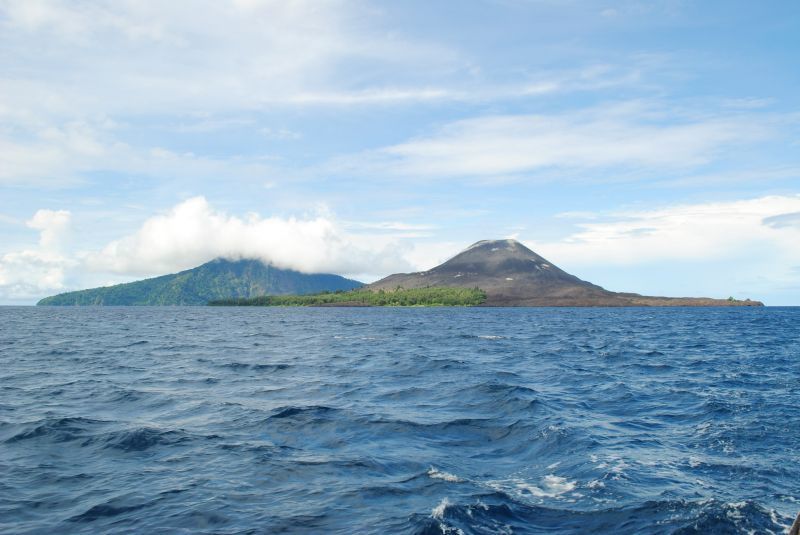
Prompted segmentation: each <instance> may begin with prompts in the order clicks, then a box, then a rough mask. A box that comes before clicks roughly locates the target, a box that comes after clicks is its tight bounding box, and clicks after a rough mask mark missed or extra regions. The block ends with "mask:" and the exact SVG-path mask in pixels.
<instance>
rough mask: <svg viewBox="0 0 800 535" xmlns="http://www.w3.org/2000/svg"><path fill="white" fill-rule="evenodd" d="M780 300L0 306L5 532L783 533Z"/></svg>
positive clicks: (794, 436) (790, 455) (795, 491)
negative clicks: (654, 305)
mask: <svg viewBox="0 0 800 535" xmlns="http://www.w3.org/2000/svg"><path fill="white" fill-rule="evenodd" d="M798 385H800V309H777V308H776V309H770V308H767V309H378V308H375V309H279V308H241V309H235V308H223V309H220V308H116V309H115V308H84V309H58V308H54V309H50V308H0V474H2V475H1V476H0V531H2V532H13V533H36V532H42V533H44V532H46V533H72V532H82V533H97V532H107V531H120V532H131V531H135V532H149V533H170V532H206V533H279V532H301V533H417V534H422V533H431V534H433V533H437V534H439V533H465V534H468V533H480V534H488V533H602V532H614V533H739V532H742V533H748V532H750V533H770V532H775V533H780V532H783V531H785V530H786V528H787V527H788V525H789V524H790V523H791V521H792V519H793V517H794V515H795V514H796V513H797V511H798V510H800V462H799V461H800V454H799V453H798V452H799V451H800V450H798V444H800V408H799V407H800V389H799V388H798Z"/></svg>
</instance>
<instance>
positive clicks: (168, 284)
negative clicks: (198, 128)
mask: <svg viewBox="0 0 800 535" xmlns="http://www.w3.org/2000/svg"><path fill="white" fill-rule="evenodd" d="M361 286H363V283H361V282H358V281H355V280H351V279H346V278H344V277H341V276H339V275H332V274H328V273H317V274H306V273H300V272H298V271H294V270H289V269H280V268H276V267H274V266H271V265H268V264H265V263H263V262H262V261H261V260H253V259H243V260H226V259H223V258H217V259H214V260H211V261H210V262H206V263H205V264H202V265H200V266H197V267H195V268H191V269H187V270H183V271H180V272H178V273H172V274H168V275H161V276H158V277H152V278H148V279H143V280H139V281H134V282H128V283H123V284H116V285H113V286H103V287H99V288H90V289H86V290H76V291H72V292H65V293H61V294H58V295H53V296H50V297H45V298H44V299H42V300H40V301H39V302H38V303H37V305H40V306H91V305H101V306H139V305H144V306H146V305H167V306H169V305H205V304H206V303H208V302H209V301H211V300H214V299H224V298H231V297H233V298H236V297H255V296H259V295H265V294H272V295H287V294H309V293H318V292H324V291H336V290H352V289H355V288H359V287H361Z"/></svg>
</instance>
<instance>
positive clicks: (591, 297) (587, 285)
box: [367, 239, 763, 307]
mask: <svg viewBox="0 0 800 535" xmlns="http://www.w3.org/2000/svg"><path fill="white" fill-rule="evenodd" d="M398 286H399V287H402V288H422V287H426V286H444V287H477V288H480V289H481V290H484V291H485V292H486V295H487V299H486V301H485V303H484V304H483V305H481V306H581V307H582V306H763V303H761V302H759V301H736V300H734V301H730V300H726V299H713V298H708V297H658V296H645V295H639V294H635V293H624V292H612V291H609V290H606V289H605V288H603V287H601V286H597V285H596V284H592V283H591V282H587V281H584V280H582V279H580V278H578V277H576V276H575V275H572V274H570V273H567V272H566V271H564V270H562V269H561V268H559V267H558V266H556V265H555V264H553V263H552V262H550V261H548V260H547V259H545V258H544V257H542V256H540V255H538V254H537V253H535V252H533V251H532V250H530V249H528V248H527V247H525V246H524V245H523V244H521V243H520V242H518V241H516V240H511V239H506V240H481V241H479V242H476V243H474V244H472V245H470V246H469V247H467V248H466V249H464V250H463V251H461V252H460V253H458V254H457V255H456V256H454V257H452V258H451V259H449V260H447V261H446V262H444V263H442V264H439V265H438V266H436V267H434V268H431V269H429V270H427V271H419V272H416V273H397V274H394V275H389V276H388V277H385V278H383V279H381V280H379V281H376V282H374V283H372V284H369V285H367V288H369V289H372V290H393V289H395V288H397V287H398Z"/></svg>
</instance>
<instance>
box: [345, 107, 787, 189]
mask: <svg viewBox="0 0 800 535" xmlns="http://www.w3.org/2000/svg"><path fill="white" fill-rule="evenodd" d="M774 129H775V126H774V125H773V124H771V123H770V121H769V120H768V119H765V118H763V117H756V116H744V115H731V116H724V115H723V116H716V117H714V116H712V117H708V116H704V117H697V116H687V117H681V116H680V115H677V116H673V115H670V114H668V113H666V112H665V111H663V110H658V109H655V108H653V107H650V106H647V105H644V104H641V103H638V102H630V103H623V104H618V105H612V106H603V107H598V108H593V109H584V110H578V111H574V110H573V111H568V112H564V113H553V114H547V115H499V116H489V117H479V118H474V119H466V120H461V121H456V122H452V123H449V124H446V125H444V126H443V127H442V128H440V129H439V130H438V131H437V132H435V133H434V134H432V135H428V136H422V137H420V138H417V139H412V140H409V141H406V142H404V143H400V144H397V145H393V146H389V147H385V148H383V149H380V150H378V151H373V152H370V153H367V154H364V155H360V156H356V157H351V158H347V159H340V160H338V161H337V162H334V167H335V168H340V169H341V168H344V169H349V170H352V169H356V170H358V169H361V170H365V171H368V172H375V171H376V170H378V169H383V168H385V169H390V173H392V174H401V175H406V176H421V177H503V176H510V175H519V174H524V173H530V172H535V171H538V170H543V169H548V168H579V169H581V168H609V167H614V166H623V167H628V168H633V169H637V168H648V169H653V168H658V169H663V168H687V167H692V166H697V165H702V164H705V163H708V162H710V161H713V160H714V159H715V158H716V157H717V156H719V154H720V153H721V152H723V151H725V150H730V149H731V148H733V147H736V146H739V145H742V144H747V143H752V142H755V141H758V140H761V139H764V138H766V137H768V136H769V135H770V134H771V133H772V132H773V131H774Z"/></svg>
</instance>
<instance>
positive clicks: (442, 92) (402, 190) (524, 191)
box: [0, 0, 800, 305]
mask: <svg viewBox="0 0 800 535" xmlns="http://www.w3.org/2000/svg"><path fill="white" fill-rule="evenodd" d="M0 49H2V50H3V53H2V54H0V236H2V240H0V303H5V304H25V303H33V302H35V301H36V300H37V299H39V298H41V297H43V296H45V295H50V294H53V293H57V292H60V291H65V290H69V289H76V288H82V287H89V286H96V285H100V284H110V283H115V282H122V281H128V280H134V279H137V278H141V277H143V276H150V275H157V274H162V273H165V272H172V271H176V270H179V269H185V268H189V267H193V266H195V265H198V264H199V263H202V262H204V261H206V260H209V259H211V258H214V257H216V256H227V257H231V258H236V257H243V256H248V257H258V258H263V259H265V260H267V261H271V262H273V263H274V264H276V265H278V266H281V267H291V268H296V269H301V270H304V271H332V272H337V273H341V274H345V275H349V276H354V277H357V278H360V279H362V280H373V279H375V278H378V277H380V276H383V275H386V274H389V273H391V272H395V271H410V270H417V269H426V268H429V267H432V266H433V265H435V264H437V263H439V262H440V261H442V260H444V259H446V258H447V257H449V256H450V255H452V254H454V253H456V252H458V251H459V250H460V249H462V248H464V247H466V246H467V245H469V244H470V243H472V242H474V241H477V240H480V239H487V238H505V237H515V238H517V239H519V240H521V241H523V242H524V243H525V244H527V245H528V246H530V247H532V248H533V249H534V250H536V251H537V252H539V253H540V254H542V255H544V256H545V257H547V258H548V259H549V260H550V261H552V262H554V263H555V264H557V265H559V266H560V267H562V268H564V269H566V270H568V271H570V272H572V273H574V274H576V275H578V276H580V277H581V278H584V279H586V280H590V281H592V282H594V283H596V284H600V285H602V286H604V287H606V288H608V289H611V290H620V291H635V292H640V293H646V294H657V295H676V296H677V295H708V296H714V297H727V296H729V295H733V296H735V297H740V298H745V297H751V298H755V299H762V300H764V301H765V302H767V303H768V304H774V305H780V304H800V247H798V244H800V91H798V87H800V63H798V58H799V57H800V4H799V3H798V2H795V1H771V2H735V1H724V2H723V1H703V2H688V1H668V0H663V1H651V2H640V1H616V2H611V1H577V0H575V1H570V0H563V1H556V0H483V1H480V0H475V1H473V2H446V1H441V2H414V1H406V2H367V1H352V2H351V1H346V0H336V1H330V2H328V1H286V0H281V1H277V0H275V1H273V0H264V1H259V0H234V1H230V2H225V1H213V2H212V1H209V2H182V1H172V2H169V3H167V5H164V3H163V2H162V3H157V2H116V1H113V2H112V1H108V2H105V1H91V2H89V1H40V0H26V1H24V2H20V1H16V2H15V1H0Z"/></svg>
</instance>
